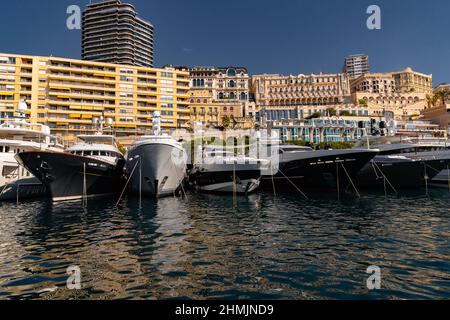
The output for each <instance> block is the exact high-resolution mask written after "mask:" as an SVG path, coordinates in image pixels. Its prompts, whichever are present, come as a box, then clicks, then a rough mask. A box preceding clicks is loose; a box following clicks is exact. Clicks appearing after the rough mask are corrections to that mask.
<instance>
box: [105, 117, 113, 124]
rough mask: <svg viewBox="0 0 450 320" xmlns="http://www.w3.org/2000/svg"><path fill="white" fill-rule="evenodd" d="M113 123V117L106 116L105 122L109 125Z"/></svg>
mask: <svg viewBox="0 0 450 320" xmlns="http://www.w3.org/2000/svg"><path fill="white" fill-rule="evenodd" d="M113 123H114V119H113V118H106V124H107V125H109V126H112V125H113Z"/></svg>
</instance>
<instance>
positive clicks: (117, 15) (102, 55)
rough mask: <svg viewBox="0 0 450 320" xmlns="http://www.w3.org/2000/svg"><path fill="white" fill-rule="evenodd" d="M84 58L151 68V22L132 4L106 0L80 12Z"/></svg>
mask: <svg viewBox="0 0 450 320" xmlns="http://www.w3.org/2000/svg"><path fill="white" fill-rule="evenodd" d="M82 29H83V30H82V52H81V57H82V59H83V60H89V61H98V62H108V63H116V64H126V65H133V66H143V67H153V32H154V28H153V26H152V24H151V23H149V22H147V21H144V20H142V19H141V18H139V17H138V16H137V13H136V9H135V8H134V6H132V5H131V4H127V3H122V2H121V1H120V0H107V1H103V2H94V3H90V4H88V5H87V7H86V10H85V11H84V12H83V27H82Z"/></svg>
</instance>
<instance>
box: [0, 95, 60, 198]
mask: <svg viewBox="0 0 450 320" xmlns="http://www.w3.org/2000/svg"><path fill="white" fill-rule="evenodd" d="M26 108H27V106H26V104H25V103H20V105H19V116H18V117H17V118H13V119H11V120H10V121H7V122H5V123H2V124H1V125H0V200H2V199H5V198H6V195H7V193H9V192H11V190H12V189H14V188H15V187H16V186H14V184H16V183H17V181H19V180H26V182H24V185H25V184H26V185H28V186H30V185H32V184H34V183H36V184H39V182H38V181H37V179H34V177H33V175H32V174H31V173H30V172H28V171H27V170H26V169H25V168H23V167H21V166H19V164H18V162H17V161H16V159H15V158H14V156H15V155H16V154H18V153H19V152H24V151H33V150H55V151H56V150H62V149H63V146H62V145H60V144H58V143H57V140H56V138H55V137H53V136H51V135H50V128H49V127H48V126H45V125H41V124H35V123H28V122H27V121H26V119H25V113H24V112H25V110H26Z"/></svg>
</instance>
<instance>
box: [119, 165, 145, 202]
mask: <svg viewBox="0 0 450 320" xmlns="http://www.w3.org/2000/svg"><path fill="white" fill-rule="evenodd" d="M138 161H139V162H140V161H141V159H139V160H138ZM139 162H136V164H135V165H134V168H133V170H132V171H131V174H130V176H129V177H128V180H127V183H125V187H124V188H123V190H122V193H121V194H120V197H119V200H117V203H116V208H117V207H118V206H119V203H120V201H121V200H122V197H123V195H124V194H125V191H126V190H127V187H128V184H129V183H130V180H131V178H132V177H133V174H134V171H136V168H137V165H138V164H139Z"/></svg>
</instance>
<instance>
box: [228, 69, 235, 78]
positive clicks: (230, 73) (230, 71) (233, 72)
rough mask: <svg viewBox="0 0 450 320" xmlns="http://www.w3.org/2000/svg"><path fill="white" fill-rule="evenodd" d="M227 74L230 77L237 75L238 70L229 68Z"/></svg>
mask: <svg viewBox="0 0 450 320" xmlns="http://www.w3.org/2000/svg"><path fill="white" fill-rule="evenodd" d="M227 75H228V76H229V77H236V70H235V69H228V71H227Z"/></svg>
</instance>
